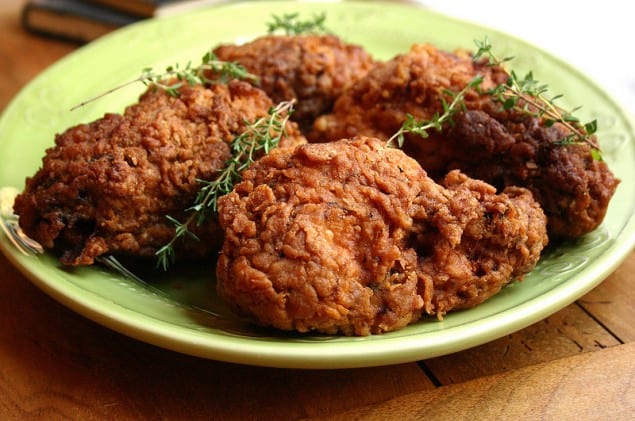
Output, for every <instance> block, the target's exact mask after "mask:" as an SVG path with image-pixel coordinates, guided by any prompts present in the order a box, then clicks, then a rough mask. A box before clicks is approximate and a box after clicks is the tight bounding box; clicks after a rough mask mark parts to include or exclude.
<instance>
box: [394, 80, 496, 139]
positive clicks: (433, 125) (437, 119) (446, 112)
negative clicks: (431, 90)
mask: <svg viewBox="0 0 635 421" xmlns="http://www.w3.org/2000/svg"><path fill="white" fill-rule="evenodd" d="M482 82H483V77H482V76H481V75H477V76H475V77H474V78H473V79H472V80H470V81H469V82H468V83H467V84H466V85H465V86H464V87H463V89H461V90H460V91H459V92H458V93H455V92H453V91H451V90H449V89H444V90H443V93H444V94H445V95H446V96H447V97H449V98H451V101H450V102H449V103H448V101H447V100H446V99H445V97H443V96H442V97H441V105H442V106H443V113H441V114H439V113H438V112H436V113H435V114H434V116H433V117H432V119H430V120H416V119H415V118H414V116H412V115H411V114H406V120H405V121H404V122H403V124H402V125H401V127H400V128H399V130H398V131H397V132H396V133H395V134H393V135H392V136H391V137H390V139H388V142H386V144H387V146H389V147H392V146H394V142H395V141H397V146H398V147H399V148H401V147H402V146H403V144H404V142H405V134H406V133H413V134H416V135H419V136H421V137H422V138H424V139H425V138H427V137H428V136H429V135H430V134H429V133H428V132H429V130H432V129H434V130H437V131H439V132H440V131H441V130H443V125H444V124H446V123H449V124H452V123H453V121H452V117H453V116H454V115H455V114H456V113H457V112H459V110H464V109H465V103H464V102H463V98H464V97H465V94H466V93H467V92H468V91H469V90H470V89H476V88H478V87H479V86H480V84H481V83H482Z"/></svg>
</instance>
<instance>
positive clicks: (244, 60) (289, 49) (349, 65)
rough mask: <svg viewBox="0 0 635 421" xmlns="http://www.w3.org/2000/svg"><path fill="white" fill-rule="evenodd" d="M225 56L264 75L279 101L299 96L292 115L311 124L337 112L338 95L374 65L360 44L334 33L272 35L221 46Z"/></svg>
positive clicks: (265, 87) (217, 51)
mask: <svg viewBox="0 0 635 421" xmlns="http://www.w3.org/2000/svg"><path fill="white" fill-rule="evenodd" d="M214 53H215V54H216V56H217V57H218V58H219V59H220V60H224V61H232V62H237V63H240V64H242V65H243V66H245V68H246V69H247V70H248V71H249V72H250V73H252V74H254V75H256V76H258V77H259V78H260V81H259V85H258V86H259V87H260V88H262V89H263V90H264V91H265V92H267V94H269V96H270V97H271V98H272V99H273V101H274V102H281V101H289V100H292V99H295V100H296V109H295V112H294V113H293V115H292V118H293V119H294V120H295V121H297V122H298V123H299V124H300V126H301V127H310V125H311V124H312V123H313V120H314V119H315V117H317V116H318V115H320V114H324V113H327V112H329V111H330V110H331V108H332V106H333V102H334V101H335V99H336V98H337V97H338V96H339V95H340V94H341V93H342V92H343V90H344V89H345V88H346V87H347V86H348V85H350V84H351V83H353V82H355V81H357V80H359V79H360V78H361V77H362V76H364V75H365V74H366V72H368V70H370V68H371V67H372V63H373V59H372V58H371V56H370V55H369V54H368V53H367V52H366V51H365V50H364V49H363V48H362V47H360V46H358V45H353V44H347V43H344V42H343V41H342V40H340V39H339V38H337V37H336V36H333V35H295V36H283V35H269V36H264V37H260V38H257V39H255V40H253V41H251V42H249V43H246V44H243V45H221V46H219V47H217V48H216V49H215V50H214Z"/></svg>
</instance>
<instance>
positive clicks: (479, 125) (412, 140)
mask: <svg viewBox="0 0 635 421" xmlns="http://www.w3.org/2000/svg"><path fill="white" fill-rule="evenodd" d="M478 74H480V75H482V76H483V82H482V84H481V92H486V91H487V90H489V89H491V88H493V87H495V86H497V85H499V84H502V83H505V82H506V80H507V75H506V74H505V72H504V71H503V70H502V69H501V68H500V67H496V66H493V67H490V66H488V65H486V64H485V63H483V62H476V61H474V60H473V59H472V58H471V56H470V55H469V54H467V53H466V52H461V51H458V52H456V53H449V52H445V51H441V50H438V49H437V48H435V47H433V46H431V45H415V46H413V47H412V49H411V50H410V51H409V52H408V53H406V54H402V55H399V56H397V57H395V58H394V59H392V60H390V61H388V62H385V63H378V64H376V65H375V67H374V68H373V69H372V70H371V71H370V72H369V73H368V74H367V75H366V76H365V77H364V78H362V79H361V80H359V81H358V82H356V83H355V84H353V85H351V87H350V88H349V89H348V90H347V91H346V92H345V93H344V94H342V96H340V97H339V98H338V99H337V101H336V103H335V105H334V110H333V112H332V113H330V114H326V115H323V116H321V117H319V118H318V119H317V120H316V122H315V124H314V128H313V131H312V133H310V134H309V135H308V137H309V140H311V141H317V142H321V141H334V140H338V139H340V138H343V137H350V136H355V135H367V136H375V137H379V138H382V139H387V138H389V137H390V136H392V135H393V134H394V133H396V132H397V131H398V130H399V128H400V127H401V125H402V123H403V122H404V121H405V119H406V115H407V114H410V115H412V116H414V117H415V118H416V119H417V120H431V119H433V116H434V115H435V114H436V113H438V114H442V113H443V108H442V102H441V98H442V97H443V96H444V95H445V94H444V91H445V90H449V91H452V92H454V93H458V92H460V91H461V90H462V89H463V88H464V87H465V86H466V85H468V83H469V82H470V81H471V80H472V79H473V78H474V77H475V76H476V75H478ZM445 99H446V101H449V99H448V98H447V97H446V98H445ZM464 103H465V110H466V111H465V112H459V113H458V114H457V115H455V116H454V117H453V120H454V124H453V125H452V124H450V125H447V127H444V129H443V130H442V131H441V132H437V131H435V130H432V131H430V132H429V134H430V136H429V137H428V138H425V139H423V138H421V137H419V136H417V135H412V134H408V135H407V136H406V143H405V145H404V149H405V151H406V152H407V153H408V154H409V155H411V156H413V157H414V158H415V159H417V161H419V163H420V164H421V165H422V166H423V168H424V169H425V170H426V171H427V173H428V175H430V176H431V177H432V178H434V179H435V180H441V179H442V178H443V177H444V176H445V175H446V174H447V173H448V172H449V171H450V170H453V169H460V170H461V171H462V172H464V173H466V174H467V175H469V176H470V177H473V178H476V179H480V180H484V181H486V182H487V183H489V184H492V185H494V186H495V187H496V188H498V189H502V188H504V187H505V186H522V187H526V188H528V189H529V190H531V192H532V193H533V195H534V197H535V198H536V200H538V202H539V203H540V204H541V205H542V207H543V209H544V211H545V213H546V214H547V217H548V221H549V222H548V224H549V235H550V237H552V238H558V237H565V238H567V237H568V238H571V237H578V236H580V235H583V234H585V233H588V232H590V231H592V230H594V229H595V228H597V227H598V225H599V224H600V223H601V222H602V220H603V218H604V216H605V214H606V210H607V207H608V203H609V201H610V199H611V197H612V196H613V193H614V192H615V189H616V187H617V185H618V183H619V180H617V179H616V178H615V177H614V176H613V174H612V173H611V171H610V170H609V168H608V166H607V165H606V163H605V162H603V161H600V160H597V159H594V158H593V156H592V153H591V148H590V147H589V146H588V145H586V144H575V145H563V144H561V142H559V141H560V140H562V139H563V138H565V137H566V136H567V135H568V134H569V133H570V132H569V131H568V129H566V128H564V127H563V126H561V125H559V124H555V125H553V126H551V127H547V126H546V125H545V124H544V122H543V121H541V119H539V118H538V117H534V116H531V115H529V114H528V113H526V112H522V111H518V110H507V111H505V110H503V109H502V106H501V104H500V103H498V102H496V101H495V100H494V98H493V96H491V95H488V94H485V93H482V94H479V93H478V92H477V91H476V90H471V91H469V92H467V94H466V96H465V98H464Z"/></svg>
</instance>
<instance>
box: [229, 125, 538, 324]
mask: <svg viewBox="0 0 635 421" xmlns="http://www.w3.org/2000/svg"><path fill="white" fill-rule="evenodd" d="M384 143H385V142H382V141H380V140H378V139H372V138H365V137H358V138H355V139H351V140H340V141H336V142H331V143H322V144H307V145H302V146H299V147H297V148H295V149H277V150H274V151H272V152H271V153H270V154H269V155H267V156H265V157H262V158H261V159H259V160H258V161H257V162H256V163H255V164H254V165H252V167H251V168H250V169H249V170H247V171H246V172H245V173H244V174H243V181H242V182H241V183H239V184H238V185H237V186H235V188H234V191H233V192H231V193H229V194H228V195H226V196H224V197H223V198H221V199H220V201H219V222H220V224H221V226H222V228H223V229H224V233H225V243H224V245H223V249H222V252H221V254H220V256H219V260H218V265H217V291H218V293H219V295H220V296H221V297H222V298H223V299H224V300H225V301H226V302H227V304H228V305H229V306H230V308H232V309H233V310H234V311H235V312H237V313H239V314H241V315H245V316H248V317H251V318H252V319H254V320H255V321H257V322H258V323H260V324H262V325H265V326H273V327H276V328H279V329H283V330H297V331H300V332H307V331H318V332H324V333H330V334H335V333H343V334H346V335H368V334H370V333H380V332H386V331H391V330H395V329H399V328H401V327H404V326H406V325H407V324H409V323H412V322H414V321H415V320H417V319H419V318H420V317H421V314H422V313H423V312H426V313H428V314H437V315H439V316H442V315H443V314H444V313H445V312H447V311H449V310H451V309H453V308H464V307H468V306H471V305H475V304H476V303H478V302H481V301H483V300H485V299H486V298H488V297H490V296H491V295H493V294H494V293H496V292H497V291H498V290H499V289H500V288H501V287H502V286H503V285H505V284H506V283H508V282H509V281H510V280H511V279H513V278H514V277H522V275H523V274H524V273H526V272H528V271H530V270H531V269H532V268H533V266H534V265H535V264H536V262H537V260H538V257H539V255H540V251H541V250H542V247H543V246H544V245H545V244H546V235H545V232H546V222H545V218H544V214H543V213H542V211H541V209H540V208H539V206H538V205H537V204H536V203H535V201H534V200H533V198H532V197H531V193H529V192H528V191H527V190H525V189H513V190H511V191H510V192H509V193H505V194H502V195H496V194H495V192H494V189H493V188H492V187H491V186H488V185H486V184H485V183H483V182H478V181H474V180H471V179H468V178H467V177H465V176H462V175H460V174H459V173H452V174H451V175H450V176H449V177H448V180H447V181H446V184H447V186H448V188H445V187H443V186H441V185H438V184H436V183H434V182H433V181H432V180H431V179H430V178H428V177H427V176H426V174H425V172H424V171H423V170H422V168H421V167H420V166H419V165H418V163H417V162H416V161H415V160H413V159H411V158H408V157H407V156H406V155H405V154H404V153H403V152H402V151H401V150H399V149H393V148H387V147H386V146H385V144H384Z"/></svg>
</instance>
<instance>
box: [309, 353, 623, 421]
mask: <svg viewBox="0 0 635 421" xmlns="http://www.w3.org/2000/svg"><path fill="white" fill-rule="evenodd" d="M634 355H635V343H628V344H623V345H616V346H612V347H610V348H606V349H603V350H601V351H596V352H589V353H585V354H580V355H576V356H574V357H568V358H563V359H560V360H555V361H550V362H547V363H543V364H537V365H534V366H529V367H523V368H520V369H517V370H513V371H508V372H504V373H501V374H497V375H494V376H489V377H481V378H478V379H475V380H472V381H469V382H465V383H461V384H455V385H451V386H443V387H439V388H437V389H434V390H427V391H421V392H416V393H411V394H408V395H404V396H401V397H398V398H395V399H391V400H389V401H386V402H383V403H380V404H375V405H369V406H366V407H362V408H358V409H354V410H351V411H347V412H344V413H341V414H337V415H334V416H330V417H325V418H320V419H322V420H346V421H350V420H364V421H367V420H370V421H372V420H382V421H383V420H392V419H399V420H401V421H403V420H411V419H425V420H446V419H447V420H450V419H451V420H453V421H454V420H473V419H514V420H529V419H532V420H534V419H542V420H562V419H578V420H586V419H611V420H616V419H617V420H621V419H632V417H633V415H634V414H635V359H634V358H633V356H634ZM314 419H315V418H314Z"/></svg>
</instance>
